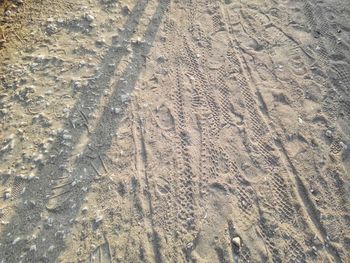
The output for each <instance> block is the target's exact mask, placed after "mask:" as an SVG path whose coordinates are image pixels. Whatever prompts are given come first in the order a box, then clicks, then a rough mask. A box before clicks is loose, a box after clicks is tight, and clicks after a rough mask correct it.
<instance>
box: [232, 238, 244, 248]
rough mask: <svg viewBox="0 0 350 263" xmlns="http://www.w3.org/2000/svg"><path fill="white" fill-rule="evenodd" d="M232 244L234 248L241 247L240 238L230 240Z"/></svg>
mask: <svg viewBox="0 0 350 263" xmlns="http://www.w3.org/2000/svg"><path fill="white" fill-rule="evenodd" d="M232 243H233V244H234V245H235V246H236V247H238V248H240V247H241V245H242V242H241V238H240V237H234V238H232Z"/></svg>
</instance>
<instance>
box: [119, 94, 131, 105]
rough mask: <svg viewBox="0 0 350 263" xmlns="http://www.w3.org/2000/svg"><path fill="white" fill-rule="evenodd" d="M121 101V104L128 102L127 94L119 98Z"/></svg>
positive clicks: (128, 96)
mask: <svg viewBox="0 0 350 263" xmlns="http://www.w3.org/2000/svg"><path fill="white" fill-rule="evenodd" d="M120 97H121V99H122V102H123V103H124V102H127V101H128V100H130V95H129V94H123V95H121V96H120Z"/></svg>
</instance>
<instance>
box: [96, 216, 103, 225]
mask: <svg viewBox="0 0 350 263" xmlns="http://www.w3.org/2000/svg"><path fill="white" fill-rule="evenodd" d="M102 220H103V217H102V216H98V217H96V218H95V223H96V224H98V223H100V222H101V221H102Z"/></svg>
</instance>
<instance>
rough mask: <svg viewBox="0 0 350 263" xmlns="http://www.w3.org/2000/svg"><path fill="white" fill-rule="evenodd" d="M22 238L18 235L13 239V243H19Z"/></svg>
mask: <svg viewBox="0 0 350 263" xmlns="http://www.w3.org/2000/svg"><path fill="white" fill-rule="evenodd" d="M20 240H21V238H20V237H17V238H16V239H15V240H13V242H12V245H15V244H16V243H18V241H20Z"/></svg>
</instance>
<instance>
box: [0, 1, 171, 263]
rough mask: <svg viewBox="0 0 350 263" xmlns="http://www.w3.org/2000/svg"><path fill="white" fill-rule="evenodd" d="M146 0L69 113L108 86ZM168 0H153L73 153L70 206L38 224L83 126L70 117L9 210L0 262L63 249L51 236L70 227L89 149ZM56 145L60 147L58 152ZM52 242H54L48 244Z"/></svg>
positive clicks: (103, 138) (136, 69)
mask: <svg viewBox="0 0 350 263" xmlns="http://www.w3.org/2000/svg"><path fill="white" fill-rule="evenodd" d="M147 4H148V1H147V0H139V1H138V2H137V3H136V5H135V7H134V9H133V10H132V12H131V14H130V17H129V18H128V20H127V21H126V23H125V25H124V31H122V32H120V34H119V36H118V38H117V39H115V40H114V41H113V44H112V46H111V47H110V49H109V50H108V52H107V53H106V55H105V57H104V59H103V61H102V62H101V65H100V74H99V76H98V77H96V79H94V80H91V81H90V83H89V86H88V87H87V88H86V89H85V90H84V91H83V92H82V94H81V96H80V97H79V98H78V100H77V102H76V104H75V106H74V107H73V109H72V111H71V114H70V116H69V119H72V118H73V117H75V116H79V115H81V112H83V115H86V116H88V115H89V114H90V113H92V112H93V111H94V109H95V108H96V106H95V103H96V102H98V101H99V100H100V98H101V97H102V95H103V93H104V90H105V89H106V88H107V87H109V85H110V82H111V79H112V76H113V74H114V71H115V68H111V67H110V64H112V63H113V64H115V67H117V66H118V64H119V63H120V61H121V59H122V58H123V56H124V55H125V54H127V52H128V51H127V45H128V43H129V40H130V38H131V37H132V35H133V33H134V31H135V29H136V27H137V25H138V23H139V21H140V19H141V16H142V14H143V13H144V11H145V9H146V6H147ZM168 5H169V2H168V0H161V1H159V2H158V5H157V7H156V10H155V13H154V15H153V17H152V19H151V21H150V23H149V25H148V27H147V28H146V30H145V32H144V35H143V40H144V41H142V42H141V43H139V44H138V45H134V47H133V56H132V58H131V60H130V61H129V63H128V65H127V67H126V68H125V70H124V72H123V73H122V76H121V78H120V80H119V81H118V82H117V83H116V84H115V86H114V87H113V93H112V95H111V96H110V97H109V98H108V99H109V101H108V103H107V105H106V106H105V107H104V110H103V113H102V116H101V118H100V119H99V120H98V123H97V126H96V129H95V130H94V131H93V133H92V134H91V135H90V138H89V142H88V144H87V145H89V146H86V148H85V149H84V151H83V153H82V155H81V156H80V157H79V158H77V159H76V162H75V163H74V164H73V168H72V169H71V170H70V174H71V179H72V180H77V181H78V183H77V184H76V185H75V186H74V187H71V188H70V191H69V192H67V193H65V194H66V195H67V196H66V197H65V200H73V201H74V204H75V205H76V206H75V207H74V208H73V209H72V207H71V206H68V205H62V206H61V207H58V208H57V210H55V211H54V212H52V217H53V218H54V222H53V224H52V226H51V227H49V228H45V227H44V228H43V227H42V225H43V218H42V214H44V213H45V212H46V211H47V208H46V206H47V204H48V202H49V199H48V196H50V194H51V193H52V180H55V179H56V180H57V179H58V178H62V177H64V175H65V174H67V169H66V168H65V167H66V165H67V162H68V160H69V159H70V158H71V156H72V154H73V150H74V148H75V146H76V145H77V144H78V142H79V140H80V138H81V135H82V134H83V133H84V132H86V127H84V126H79V127H75V128H73V127H72V125H71V123H69V122H67V123H66V124H65V125H64V128H63V129H64V130H67V131H68V132H69V134H70V135H72V145H70V146H66V145H62V139H61V138H57V139H56V142H55V144H54V146H53V147H52V150H51V151H50V152H49V153H48V154H47V156H46V157H47V159H46V160H47V161H46V164H45V165H44V166H43V167H42V168H41V169H40V170H39V171H38V173H37V175H36V176H37V177H38V178H39V179H38V180H32V181H30V182H29V183H28V185H27V191H26V192H25V193H24V194H23V196H22V198H23V200H27V201H28V202H21V203H20V204H19V205H18V207H17V210H16V213H15V215H14V216H13V218H12V219H11V220H10V223H9V224H8V225H6V227H5V228H4V231H3V234H2V237H1V238H0V261H1V262H4V263H5V262H6V263H10V262H11V263H12V262H56V260H57V258H58V256H59V255H60V253H61V252H62V251H64V249H65V244H64V240H63V239H62V238H59V237H57V235H56V234H57V232H58V231H62V230H64V231H65V232H69V231H70V228H71V226H72V223H70V222H72V221H73V220H74V219H75V218H76V216H77V215H78V213H79V212H80V208H81V205H82V202H83V200H84V198H85V196H86V194H87V192H84V191H82V188H83V187H86V188H87V189H89V186H90V184H91V182H93V180H94V178H95V177H96V171H95V170H94V169H93V167H92V166H91V159H90V158H89V153H91V149H93V151H94V152H95V153H97V154H99V155H103V154H104V153H105V152H106V150H108V149H109V147H110V145H111V143H112V139H113V134H115V131H116V129H117V127H118V124H119V122H120V120H121V119H123V117H124V115H125V112H126V108H127V104H126V103H125V101H122V95H125V94H129V93H131V92H132V91H133V89H134V86H135V84H136V82H137V79H138V77H139V74H140V72H141V70H142V68H143V67H144V63H145V60H144V57H145V56H147V54H148V53H149V51H150V49H151V46H152V43H153V41H154V39H155V36H156V33H157V31H158V29H159V26H160V23H161V21H162V18H163V16H164V15H165V13H166V11H167V10H168ZM123 80H127V81H123ZM92 91H93V92H92ZM111 108H120V109H121V111H120V112H119V114H115V113H113V112H111V110H110V109H111ZM57 149H60V150H61V152H60V153H58V154H57ZM62 150H63V151H62ZM51 156H54V157H51ZM101 166H102V163H101V162H97V161H96V162H95V168H96V169H97V170H99V168H101ZM81 178H83V179H81ZM29 201H32V202H29ZM46 213H47V212H46ZM50 213H51V212H50ZM9 233H10V234H9ZM34 235H35V237H34ZM17 237H20V240H19V241H18V242H13V241H14V239H15V238H17ZM34 244H35V245H36V251H31V250H30V246H31V245H34ZM52 245H53V246H54V247H53V249H52V247H51V246H52ZM50 247H51V248H50ZM49 248H50V249H49Z"/></svg>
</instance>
